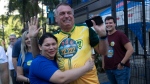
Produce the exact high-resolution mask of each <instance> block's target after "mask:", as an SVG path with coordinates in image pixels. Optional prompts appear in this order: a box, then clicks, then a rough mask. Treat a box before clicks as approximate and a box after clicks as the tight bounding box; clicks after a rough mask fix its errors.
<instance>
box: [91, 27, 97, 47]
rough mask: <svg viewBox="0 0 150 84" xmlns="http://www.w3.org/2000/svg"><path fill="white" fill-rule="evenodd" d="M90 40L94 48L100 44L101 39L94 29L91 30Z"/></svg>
mask: <svg viewBox="0 0 150 84" xmlns="http://www.w3.org/2000/svg"><path fill="white" fill-rule="evenodd" d="M89 39H90V45H91V46H92V47H95V46H96V45H97V44H98V43H99V37H98V35H97V34H96V32H95V31H94V30H93V29H92V28H89Z"/></svg>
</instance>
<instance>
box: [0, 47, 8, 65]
mask: <svg viewBox="0 0 150 84" xmlns="http://www.w3.org/2000/svg"><path fill="white" fill-rule="evenodd" d="M6 62H8V61H7V56H6V53H5V50H4V48H3V47H1V46H0V63H6Z"/></svg>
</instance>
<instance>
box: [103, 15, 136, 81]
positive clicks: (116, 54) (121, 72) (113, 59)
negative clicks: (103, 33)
mask: <svg viewBox="0 0 150 84" xmlns="http://www.w3.org/2000/svg"><path fill="white" fill-rule="evenodd" d="M105 24H106V30H107V31H108V43H109V49H108V54H107V56H103V61H104V64H103V67H104V69H105V71H106V74H107V77H108V79H109V81H110V83H111V84H129V79H130V64H129V59H130V57H131V55H132V53H133V51H134V50H133V47H132V44H131V42H130V41H129V39H128V38H127V36H126V35H125V34H123V33H122V32H120V31H118V30H116V28H115V27H116V20H115V19H114V18H113V17H112V16H107V17H106V18H105Z"/></svg>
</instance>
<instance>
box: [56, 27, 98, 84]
mask: <svg viewBox="0 0 150 84" xmlns="http://www.w3.org/2000/svg"><path fill="white" fill-rule="evenodd" d="M54 35H55V36H56V37H57V39H58V54H57V63H58V65H59V69H60V70H62V71H65V70H69V69H72V68H78V67H81V66H83V65H84V64H85V62H86V61H87V60H88V59H89V58H91V56H92V52H91V49H92V47H94V46H96V45H97V44H98V43H99V39H98V36H97V34H96V33H95V32H94V31H93V30H92V29H91V28H88V27H86V26H74V28H73V29H72V30H71V31H70V32H63V31H58V32H57V33H55V34H54ZM70 84H99V80H98V77H97V70H96V67H94V68H93V70H91V71H89V72H87V73H86V74H85V75H83V76H82V77H80V78H79V79H78V80H76V81H74V82H71V83H70Z"/></svg>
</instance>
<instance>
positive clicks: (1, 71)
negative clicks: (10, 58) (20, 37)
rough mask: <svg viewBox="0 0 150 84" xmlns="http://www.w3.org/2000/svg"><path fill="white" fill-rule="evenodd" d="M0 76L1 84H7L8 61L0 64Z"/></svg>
mask: <svg viewBox="0 0 150 84" xmlns="http://www.w3.org/2000/svg"><path fill="white" fill-rule="evenodd" d="M0 78H1V82H2V84H9V70H8V62H6V63H1V64H0Z"/></svg>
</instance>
